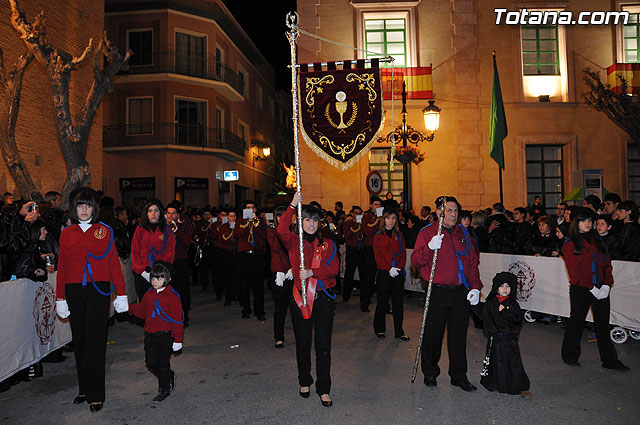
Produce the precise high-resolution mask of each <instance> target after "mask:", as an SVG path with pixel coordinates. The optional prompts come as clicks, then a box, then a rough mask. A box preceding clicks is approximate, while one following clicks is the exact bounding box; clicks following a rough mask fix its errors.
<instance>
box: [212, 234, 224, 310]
mask: <svg viewBox="0 0 640 425" xmlns="http://www.w3.org/2000/svg"><path fill="white" fill-rule="evenodd" d="M222 252H223V250H222V249H221V248H218V247H217V246H212V247H211V254H210V256H211V261H210V264H211V267H212V269H211V280H212V282H213V288H214V289H215V291H216V299H221V298H222V296H223V295H224V278H223V277H224V276H223V273H222V270H223V268H224V267H227V266H228V265H227V264H225V263H223V262H221V260H222Z"/></svg>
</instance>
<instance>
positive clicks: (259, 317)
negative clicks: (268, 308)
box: [257, 314, 267, 322]
mask: <svg viewBox="0 0 640 425" xmlns="http://www.w3.org/2000/svg"><path fill="white" fill-rule="evenodd" d="M257 317H258V320H259V321H260V322H264V321H266V320H267V316H265V315H264V314H263V315H262V316H257Z"/></svg>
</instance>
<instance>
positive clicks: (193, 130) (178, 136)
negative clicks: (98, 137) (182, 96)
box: [102, 123, 246, 156]
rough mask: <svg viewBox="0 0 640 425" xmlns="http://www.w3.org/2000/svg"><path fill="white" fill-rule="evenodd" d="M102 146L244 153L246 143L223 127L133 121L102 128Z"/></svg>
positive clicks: (242, 154)
mask: <svg viewBox="0 0 640 425" xmlns="http://www.w3.org/2000/svg"><path fill="white" fill-rule="evenodd" d="M102 145H103V147H105V148H112V147H125V146H149V145H176V146H191V147H200V148H211V149H225V150H228V151H231V152H233V153H235V154H238V155H240V156H244V152H245V146H246V142H245V141H244V140H242V139H241V138H240V137H238V136H236V135H235V134H233V133H231V132H230V131H227V130H225V129H220V128H213V127H202V126H198V125H186V124H173V123H168V124H136V125H117V126H105V127H103V128H102Z"/></svg>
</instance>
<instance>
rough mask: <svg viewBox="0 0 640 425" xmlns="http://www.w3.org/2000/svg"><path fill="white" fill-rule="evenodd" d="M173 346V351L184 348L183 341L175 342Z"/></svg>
mask: <svg viewBox="0 0 640 425" xmlns="http://www.w3.org/2000/svg"><path fill="white" fill-rule="evenodd" d="M171 348H172V349H173V351H180V350H182V343H181V342H174V343H173V346H172V347H171Z"/></svg>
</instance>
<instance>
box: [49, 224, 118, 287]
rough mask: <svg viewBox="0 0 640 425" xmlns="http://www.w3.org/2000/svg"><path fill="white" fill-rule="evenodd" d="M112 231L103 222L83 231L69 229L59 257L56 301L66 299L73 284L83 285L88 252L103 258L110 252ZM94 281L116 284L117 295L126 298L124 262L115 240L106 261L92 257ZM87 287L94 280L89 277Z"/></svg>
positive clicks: (61, 235) (61, 244)
mask: <svg viewBox="0 0 640 425" xmlns="http://www.w3.org/2000/svg"><path fill="white" fill-rule="evenodd" d="M112 237H113V234H112V231H111V230H109V228H108V227H107V226H105V225H104V224H102V223H96V224H94V225H92V226H91V227H89V228H88V229H87V231H86V232H83V231H82V229H81V228H80V226H79V225H77V224H76V225H73V226H69V227H67V228H66V229H64V230H63V231H62V233H61V234H60V251H59V255H58V274H57V277H56V298H58V299H64V298H65V295H64V288H65V285H67V284H69V283H82V274H83V269H84V266H85V265H86V264H87V253H91V254H92V255H94V256H96V257H101V256H102V255H104V254H105V252H107V249H109V241H110V240H111V238H112ZM89 263H91V270H92V272H93V280H94V281H95V282H98V281H102V282H112V283H113V286H114V287H115V291H116V295H126V294H127V292H126V290H125V286H124V278H123V277H122V271H121V270H120V260H119V259H118V253H117V251H116V245H115V239H114V241H113V245H112V246H111V250H110V251H109V253H108V254H107V255H106V257H105V258H103V259H101V260H96V259H95V258H89ZM86 278H87V284H88V285H91V277H90V276H89V273H88V272H87V274H86Z"/></svg>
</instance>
